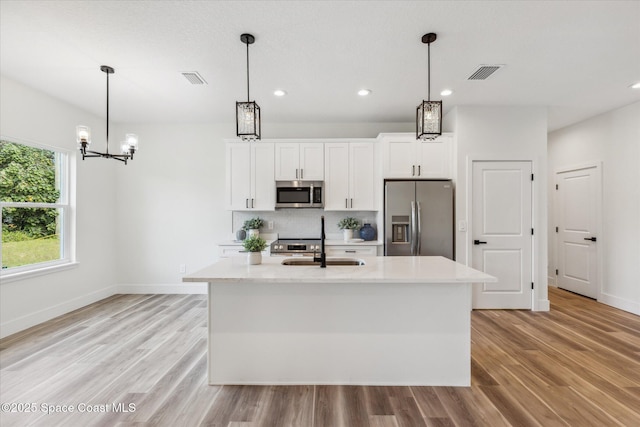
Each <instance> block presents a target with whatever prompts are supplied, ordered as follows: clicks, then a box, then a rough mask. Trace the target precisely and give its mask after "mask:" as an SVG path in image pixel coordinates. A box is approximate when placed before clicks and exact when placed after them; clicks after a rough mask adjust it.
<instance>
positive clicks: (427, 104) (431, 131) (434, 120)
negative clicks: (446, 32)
mask: <svg viewBox="0 0 640 427" xmlns="http://www.w3.org/2000/svg"><path fill="white" fill-rule="evenodd" d="M436 38H437V36H436V34H435V33H427V34H425V35H424V36H422V43H426V44H427V100H426V101H422V104H420V105H418V111H417V113H416V139H423V140H428V139H435V138H437V137H438V136H440V135H442V101H432V100H431V43H433V42H434V41H436Z"/></svg>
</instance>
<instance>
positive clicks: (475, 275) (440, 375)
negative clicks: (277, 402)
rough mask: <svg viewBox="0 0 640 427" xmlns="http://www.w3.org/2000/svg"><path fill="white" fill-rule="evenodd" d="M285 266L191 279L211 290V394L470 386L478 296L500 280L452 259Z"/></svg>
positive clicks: (268, 262) (211, 272) (269, 264)
mask: <svg viewBox="0 0 640 427" xmlns="http://www.w3.org/2000/svg"><path fill="white" fill-rule="evenodd" d="M283 259H284V258H282V257H264V258H263V263H262V264H260V265H251V266H249V265H246V261H245V258H244V257H232V258H226V259H221V260H220V261H219V262H217V263H215V264H213V265H210V266H208V267H206V268H204V269H202V270H200V271H198V272H195V273H193V274H190V275H188V276H185V277H184V278H183V280H184V281H185V282H208V293H209V319H208V322H209V323H208V339H209V343H208V356H209V383H210V384H360V385H430V386H445V385H446V386H469V385H470V382H471V319H470V312H471V286H472V284H473V283H478V282H494V281H496V279H495V278H494V277H493V276H490V275H487V274H484V273H482V272H480V271H477V270H474V269H472V268H469V267H466V266H464V265H462V264H458V263H455V262H453V261H450V260H448V259H446V258H443V257H360V259H362V260H363V261H364V262H365V265H362V266H343V265H341V266H328V267H327V268H320V267H317V266H285V265H282V264H281V262H282V261H283Z"/></svg>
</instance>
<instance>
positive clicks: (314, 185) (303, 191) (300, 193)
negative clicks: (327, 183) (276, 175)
mask: <svg viewBox="0 0 640 427" xmlns="http://www.w3.org/2000/svg"><path fill="white" fill-rule="evenodd" d="M323 186H324V185H323V182H322V181H276V208H322V207H323V206H324V195H323Z"/></svg>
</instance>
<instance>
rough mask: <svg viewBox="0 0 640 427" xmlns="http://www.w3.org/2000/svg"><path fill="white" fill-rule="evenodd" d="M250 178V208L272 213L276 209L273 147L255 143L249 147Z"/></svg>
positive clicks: (267, 144)
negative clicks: (251, 173)
mask: <svg viewBox="0 0 640 427" xmlns="http://www.w3.org/2000/svg"><path fill="white" fill-rule="evenodd" d="M251 165H252V172H253V175H252V178H251V181H252V182H251V184H252V185H251V187H252V189H253V191H252V194H251V208H252V209H254V210H261V211H272V210H275V208H276V183H275V179H274V170H273V168H274V147H273V144H271V143H264V142H261V143H256V144H254V145H253V146H252V147H251Z"/></svg>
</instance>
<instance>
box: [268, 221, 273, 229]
mask: <svg viewBox="0 0 640 427" xmlns="http://www.w3.org/2000/svg"><path fill="white" fill-rule="evenodd" d="M267 228H268V229H269V230H273V221H269V222H267Z"/></svg>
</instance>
